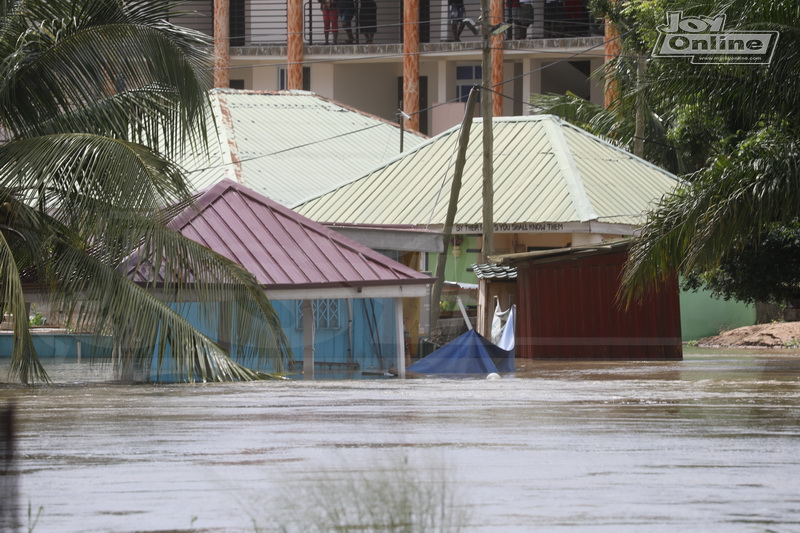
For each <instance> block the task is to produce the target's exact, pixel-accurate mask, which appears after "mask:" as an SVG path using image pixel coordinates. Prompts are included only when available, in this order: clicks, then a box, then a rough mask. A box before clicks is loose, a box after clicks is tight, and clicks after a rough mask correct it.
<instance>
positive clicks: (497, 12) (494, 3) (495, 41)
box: [489, 0, 505, 117]
mask: <svg viewBox="0 0 800 533" xmlns="http://www.w3.org/2000/svg"><path fill="white" fill-rule="evenodd" d="M489 11H490V15H491V16H490V17H489V21H490V24H489V27H490V28H492V27H494V26H495V25H496V24H500V23H502V22H503V0H491V5H490V6H489ZM504 35H505V32H500V33H498V34H497V35H492V36H491V37H490V43H491V48H492V89H494V90H495V91H499V92H503V85H502V83H503V36H504ZM492 96H493V100H492V102H493V104H492V115H493V116H495V117H501V116H503V99H502V98H499V97H496V96H495V95H492Z"/></svg>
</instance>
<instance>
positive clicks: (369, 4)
mask: <svg viewBox="0 0 800 533" xmlns="http://www.w3.org/2000/svg"><path fill="white" fill-rule="evenodd" d="M358 21H359V29H360V31H361V33H362V34H364V39H365V41H364V42H366V43H367V44H372V39H373V38H374V37H375V30H376V29H377V26H378V6H377V5H375V0H361V9H359V11H358Z"/></svg>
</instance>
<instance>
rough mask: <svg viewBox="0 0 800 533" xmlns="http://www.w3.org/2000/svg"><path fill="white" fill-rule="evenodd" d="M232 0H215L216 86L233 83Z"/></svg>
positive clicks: (225, 86) (220, 86) (225, 85)
mask: <svg viewBox="0 0 800 533" xmlns="http://www.w3.org/2000/svg"><path fill="white" fill-rule="evenodd" d="M230 37H231V26H230V0H214V87H216V88H227V87H230V85H231V78H230V66H231V38H230Z"/></svg>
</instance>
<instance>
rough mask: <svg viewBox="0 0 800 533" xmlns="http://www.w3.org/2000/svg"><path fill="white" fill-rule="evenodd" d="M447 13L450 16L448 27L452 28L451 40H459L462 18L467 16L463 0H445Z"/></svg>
mask: <svg viewBox="0 0 800 533" xmlns="http://www.w3.org/2000/svg"><path fill="white" fill-rule="evenodd" d="M447 8H448V14H449V17H450V27H451V28H452V30H453V40H454V41H456V42H458V41H460V40H461V32H462V31H464V26H465V24H464V19H465V18H467V11H466V10H465V9H464V0H447Z"/></svg>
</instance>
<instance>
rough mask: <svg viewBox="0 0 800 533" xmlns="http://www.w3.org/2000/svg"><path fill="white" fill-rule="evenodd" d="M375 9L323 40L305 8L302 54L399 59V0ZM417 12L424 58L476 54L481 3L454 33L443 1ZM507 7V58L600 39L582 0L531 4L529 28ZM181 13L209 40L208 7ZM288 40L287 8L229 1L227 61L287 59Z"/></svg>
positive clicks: (473, 0)
mask: <svg viewBox="0 0 800 533" xmlns="http://www.w3.org/2000/svg"><path fill="white" fill-rule="evenodd" d="M342 1H343V0H339V2H340V4H341V3H342ZM374 4H375V9H374V12H373V11H371V8H370V5H369V2H367V1H365V0H355V1H354V2H353V6H354V12H353V19H352V21H351V22H350V23H349V27H347V23H346V22H345V21H343V20H342V19H341V18H339V17H336V32H335V33H334V31H333V29H332V28H329V30H328V32H327V33H328V35H327V39H326V31H325V27H324V20H323V12H322V10H321V8H320V3H319V1H318V0H313V1H307V2H304V4H303V39H304V42H305V45H306V49H307V53H311V54H315V53H317V54H337V55H338V54H343V55H347V54H359V53H365V52H368V53H372V54H399V53H402V43H403V25H404V22H403V2H402V0H375V2H374ZM419 4H420V14H419V20H420V22H419V33H420V49H421V51H423V52H437V51H441V52H450V51H454V52H457V51H463V50H475V49H477V48H478V47H479V46H480V32H479V27H478V24H479V22H478V21H479V20H480V2H479V0H464V6H465V23H464V24H463V25H457V26H455V25H454V24H453V23H451V21H450V18H449V14H448V6H447V1H446V0H419ZM510 5H511V2H510V0H506V2H505V6H506V7H505V9H504V18H505V21H506V22H509V23H510V24H511V25H512V26H511V28H510V29H509V30H508V31H507V32H506V34H505V41H504V47H505V48H506V49H507V50H514V49H519V50H526V49H531V48H536V49H541V48H576V47H588V46H594V45H596V44H597V43H598V42H599V41H598V36H599V35H602V31H603V28H602V24H600V23H598V22H596V21H595V20H594V19H593V18H592V17H591V16H590V14H589V13H588V11H587V9H586V1H585V0H562V1H554V2H546V1H545V0H534V2H533V13H534V14H533V21H532V22H531V23H530V24H525V22H526V21H525V20H524V19H522V18H520V16H519V13H518V10H517V9H516V8H512V7H509V6H510ZM184 7H185V9H184V11H186V12H187V14H186V15H185V16H182V17H180V18H179V19H176V20H174V22H175V23H176V24H179V25H182V26H187V27H190V28H194V29H197V30H199V31H202V32H204V33H206V34H208V35H213V27H214V24H213V0H192V1H189V2H187V3H186V4H184ZM373 13H374V14H373ZM339 14H341V13H339ZM454 26H455V27H454ZM348 30H349V32H348ZM459 30H460V31H459ZM455 32H459V35H456V34H455ZM287 34H288V32H287V2H286V1H285V0H230V39H231V53H232V55H234V56H236V55H247V56H250V55H285V53H286V52H285V46H286V40H287ZM326 40H327V42H328V44H327V45H326V44H325V42H326ZM351 40H352V42H349V41H351ZM531 41H535V42H531ZM323 47H326V48H323Z"/></svg>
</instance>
